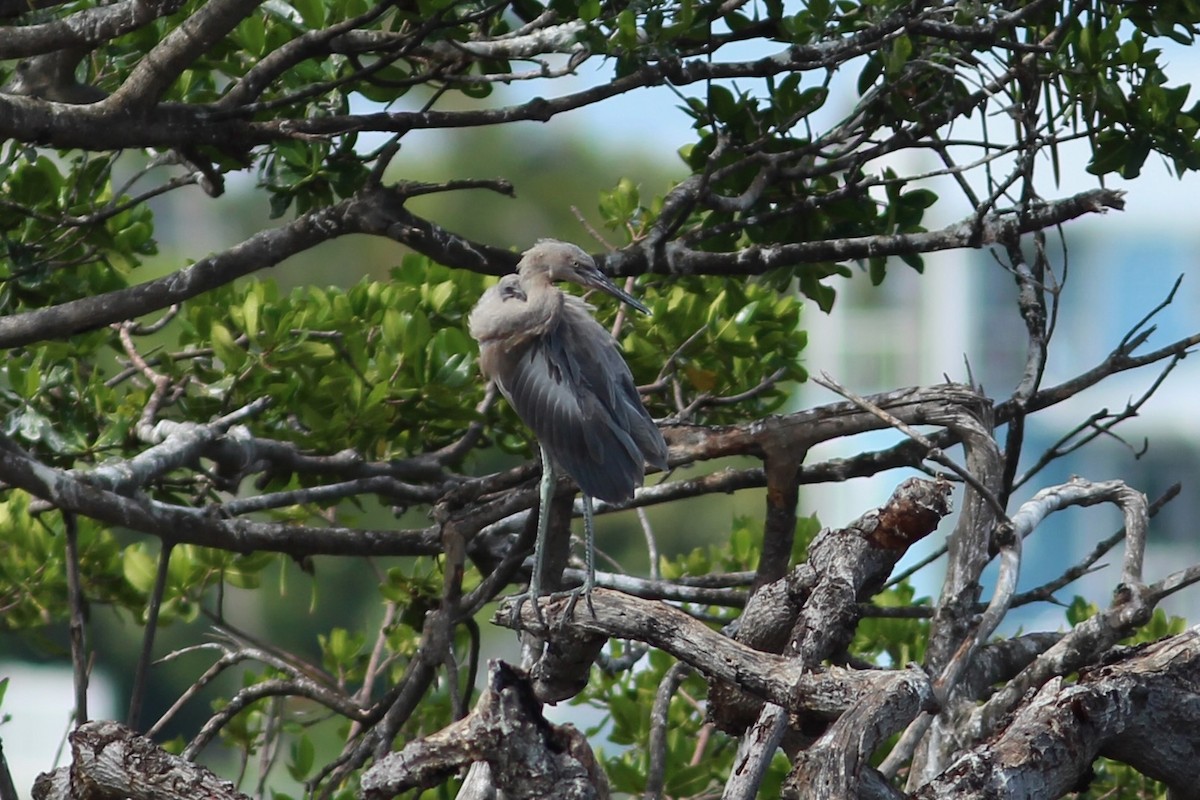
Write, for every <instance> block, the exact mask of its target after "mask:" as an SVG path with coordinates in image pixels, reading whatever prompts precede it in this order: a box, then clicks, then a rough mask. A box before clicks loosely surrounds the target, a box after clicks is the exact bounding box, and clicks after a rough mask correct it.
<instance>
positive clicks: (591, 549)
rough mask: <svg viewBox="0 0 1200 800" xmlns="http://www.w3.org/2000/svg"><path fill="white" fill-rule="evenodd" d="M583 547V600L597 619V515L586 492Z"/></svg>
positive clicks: (584, 498)
mask: <svg viewBox="0 0 1200 800" xmlns="http://www.w3.org/2000/svg"><path fill="white" fill-rule="evenodd" d="M583 547H584V554H583V558H584V574H583V599H584V600H586V601H587V607H588V611H590V612H592V617H593V618H595V616H596V608H595V606H593V605H592V589H594V588H595V586H596V515H595V513H594V512H593V511H592V498H591V495H589V494H587V493H586V492H585V493H584V495H583Z"/></svg>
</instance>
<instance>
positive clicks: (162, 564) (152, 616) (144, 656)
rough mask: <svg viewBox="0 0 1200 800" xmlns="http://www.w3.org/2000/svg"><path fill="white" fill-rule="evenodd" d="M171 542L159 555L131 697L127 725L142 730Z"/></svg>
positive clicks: (163, 547)
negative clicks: (147, 684)
mask: <svg viewBox="0 0 1200 800" xmlns="http://www.w3.org/2000/svg"><path fill="white" fill-rule="evenodd" d="M171 548H172V544H171V543H170V542H166V541H164V542H163V544H162V550H161V551H160V552H159V554H158V572H157V573H156V574H155V576H154V590H153V592H152V593H151V594H150V605H149V606H148V607H147V609H146V631H145V633H143V634H142V652H141V653H139V654H138V660H137V666H136V667H135V668H134V672H133V690H132V691H131V692H130V695H129V713H128V715H127V716H126V718H125V724H126V725H127V726H128V727H130V728H132V729H133V730H135V731H136V730H140V728H139V727H138V726H139V725H140V723H141V716H142V702H143V701H144V700H145V699H146V679H147V676H148V675H149V673H150V659H151V656H152V654H153V652H154V636H155V634H156V633H157V632H158V617H159V615H160V613H161V612H162V599H163V594H164V593H165V592H166V588H167V571H168V567H169V566H170V564H171Z"/></svg>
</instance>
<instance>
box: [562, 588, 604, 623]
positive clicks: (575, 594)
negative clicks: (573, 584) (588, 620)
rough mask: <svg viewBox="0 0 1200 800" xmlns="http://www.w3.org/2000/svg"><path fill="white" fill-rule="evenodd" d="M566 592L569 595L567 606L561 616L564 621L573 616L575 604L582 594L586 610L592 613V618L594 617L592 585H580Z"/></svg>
mask: <svg viewBox="0 0 1200 800" xmlns="http://www.w3.org/2000/svg"><path fill="white" fill-rule="evenodd" d="M567 594H568V595H569V597H568V599H567V608H566V612H565V613H564V614H563V616H562V618H563V622H564V623H565V622H566V621H567V620H568V619H571V618H573V617H574V616H575V606H576V605H577V604H578V603H579V598H580V596H582V597H583V600H584V602H585V603H587V609H588V612H589V613H590V614H591V615H592V619H595V618H596V607H595V606H594V605H592V587H591V586H581V587H580V588H578V589H572V590H571V591H570V592H568V593H567Z"/></svg>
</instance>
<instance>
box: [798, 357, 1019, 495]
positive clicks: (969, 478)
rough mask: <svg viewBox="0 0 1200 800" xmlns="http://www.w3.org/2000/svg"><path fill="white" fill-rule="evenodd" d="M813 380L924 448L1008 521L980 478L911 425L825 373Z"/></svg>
mask: <svg viewBox="0 0 1200 800" xmlns="http://www.w3.org/2000/svg"><path fill="white" fill-rule="evenodd" d="M811 380H812V382H813V383H815V384H817V385H818V386H824V387H825V388H826V389H829V390H830V391H832V392H835V393H837V394H840V395H841V396H842V397H844V398H846V399H847V400H849V401H850V402H852V403H854V404H855V405H857V406H859V407H861V408H862V409H864V410H865V411H869V412H871V413H872V414H874V415H875V416H877V417H879V418H880V419H881V420H883V421H884V422H886V423H888V424H889V425H891V426H892V427H894V428H895V429H896V430H898V431H900V432H901V433H903V434H904V435H906V436H908V437H909V438H910V439H912V440H913V441H915V442H916V443H917V444H919V445H921V446H922V447H924V448H925V451H926V452H925V457H926V458H928V459H929V460H931V461H935V462H937V463H938V464H941V465H942V466H943V467H946V468H947V469H949V470H950V471H951V472H953V473H954V474H955V475H957V476H958V477H960V478H962V479H963V481H964V482H965V483H966V484H967V485H969V486H970V487H971V488H972V489H974V490H975V491H976V492H978V493H979V496H980V497H982V498H983V499H984V500H985V501H987V504H988V505H990V506H991V507H992V510H993V511H995V512H996V514H997V516H999V517H1000V519H1008V514H1007V513H1006V512H1005V510H1004V506H1002V505H1001V504H1000V501H999V500H998V499H997V498H996V495H995V494H993V493H992V492H991V491H990V490H989V489H988V488H987V487H986V486H984V485H983V484H982V483H980V482H979V479H978V478H976V477H975V476H974V475H972V474H971V473H970V472H968V471H967V470H965V469H963V468H962V467H960V466H959V465H958V464H956V463H955V462H954V460H953V459H951V458H949V457H948V456H947V455H946V454H945V453H944V452H942V450H941V448H939V447H938V446H937V445H935V444H934V443H933V442H931V441H930V440H929V439H928V438H926V437H925V436H923V435H922V434H921V433H919V432H918V431H917V430H916V429H914V428H913V427H912V426H911V425H908V424H906V423H904V422H902V421H901V420H899V419H897V418H896V417H895V416H894V415H892V414H889V413H888V412H887V411H884V410H883V409H882V408H880V407H879V406H877V405H875V404H874V403H872V402H871V401H869V400H867V399H866V398H865V397H860V396H859V395H856V394H854V393H853V392H851V391H850V390H849V389H847V388H845V387H844V386H842V385H841V384H839V383H838V382H837V381H835V380H834V379H833V378H831V377H830V376H829V375H828V374H826V373H824V372H822V373H821V375H820V376H819V377H813V378H811Z"/></svg>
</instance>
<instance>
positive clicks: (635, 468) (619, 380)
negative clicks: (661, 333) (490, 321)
mask: <svg viewBox="0 0 1200 800" xmlns="http://www.w3.org/2000/svg"><path fill="white" fill-rule="evenodd" d="M566 301H567V302H565V303H564V304H563V307H562V312H561V313H560V314H559V315H558V317H557V319H556V320H554V321H553V323H552V324H551V325H550V327H549V329H548V330H547V332H546V333H545V334H543V335H541V336H537V337H534V338H532V339H529V340H526V341H525V342H523V343H522V344H520V345H519V346H518V347H517V348H516V349H515V350H514V351H510V352H508V353H506V354H505V355H506V357H504V358H497V359H495V360H494V361H493V363H495V364H496V366H497V374H495V375H494V376H493V377H495V378H496V381H497V383H499V384H500V387H501V389H502V390H503V391H504V393H505V395H507V397H508V399H509V402H511V403H512V405H513V407H514V408H515V409H516V410H517V413H518V414H519V415H520V417H521V419H522V420H524V422H525V424H527V425H528V426H529V427H530V428H532V429H533V432H534V434H536V436H537V438H538V441H539V442H540V443H541V444H542V445H543V446H544V447H545V448H546V450H547V451H548V452H549V453H550V455H551V457H552V458H553V459H554V460H555V462H557V463H558V465H559V466H561V467H562V468H563V469H564V470H566V472H567V474H568V475H570V476H571V477H572V478H574V479H575V482H576V483H578V484H579V488H580V489H581V490H582V491H584V492H585V493H587V494H589V495H591V496H592V497H597V498H600V499H601V500H608V501H610V502H620V501H624V500H628V499H629V498H631V497H633V490H634V488H635V487H637V486H640V485H641V484H642V481H643V479H644V477H645V464H646V463H649V464H652V465H653V466H655V467H658V468H660V469H665V468H666V461H667V445H666V442H665V441H663V437H662V433H661V432H660V431H659V430H658V427H657V426H656V425H655V424H654V421H653V420H652V419H651V418H650V415H649V414H648V413H647V412H646V409H645V407H644V406H643V405H642V401H641V397H639V395H638V393H637V387H636V385H635V384H634V382H633V375H632V374H631V373H630V372H629V367H628V366H627V365H626V364H625V360H624V359H623V358H622V357H621V353H620V351H619V350H618V349H617V345H616V342H614V341H613V339H612V337H611V336H610V335H609V333H608V331H606V330H605V329H604V328H603V327H602V326H601V325H600V324H599V323H597V322H596V321H595V320H594V319H592V317H591V315H590V314H588V313H587V306H586V305H585V304H584V303H583V302H582V301H580V300H578V299H577V298H574V297H568V298H566ZM493 346H502V345H493Z"/></svg>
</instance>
